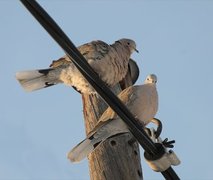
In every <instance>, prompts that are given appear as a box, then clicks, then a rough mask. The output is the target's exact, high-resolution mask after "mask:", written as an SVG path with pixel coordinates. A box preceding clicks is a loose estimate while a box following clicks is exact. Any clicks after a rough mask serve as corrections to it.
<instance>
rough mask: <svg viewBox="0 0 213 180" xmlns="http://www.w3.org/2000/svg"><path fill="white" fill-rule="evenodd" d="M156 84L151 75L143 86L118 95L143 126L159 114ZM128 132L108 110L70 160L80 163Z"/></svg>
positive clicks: (154, 78)
mask: <svg viewBox="0 0 213 180" xmlns="http://www.w3.org/2000/svg"><path fill="white" fill-rule="evenodd" d="M156 82H157V77H156V75H154V74H151V75H149V76H147V78H146V80H145V83H144V84H143V85H136V86H130V87H128V88H126V89H124V90H123V91H122V92H121V93H120V94H119V95H118V97H119V99H121V101H123V103H124V104H125V105H126V106H127V108H128V109H129V110H130V112H131V113H132V114H133V115H134V116H135V118H136V119H137V120H139V122H140V123H141V124H142V125H143V126H146V125H147V124H148V123H149V122H151V121H152V119H153V118H154V117H155V115H156V113H157V109H158V94H157V90H156ZM126 132H129V129H128V127H127V125H126V124H125V123H124V122H123V120H121V119H120V118H119V117H118V116H117V114H116V113H115V112H114V111H113V110H112V109H111V108H108V109H107V110H106V111H105V112H104V113H103V114H102V116H101V117H100V119H99V121H98V123H97V124H96V126H95V128H94V129H93V130H92V131H91V132H90V133H89V134H88V136H87V138H86V139H85V140H83V141H82V142H80V143H79V144H78V145H77V146H75V147H74V148H73V149H72V150H71V151H70V152H69V153H68V158H69V159H70V160H71V161H72V162H79V161H81V160H82V159H83V158H85V157H86V156H87V155H88V154H90V153H91V152H92V151H93V150H94V149H95V148H96V147H97V146H98V145H99V144H100V143H102V142H104V141H105V140H106V139H107V138H109V137H112V136H114V135H116V134H121V133H126Z"/></svg>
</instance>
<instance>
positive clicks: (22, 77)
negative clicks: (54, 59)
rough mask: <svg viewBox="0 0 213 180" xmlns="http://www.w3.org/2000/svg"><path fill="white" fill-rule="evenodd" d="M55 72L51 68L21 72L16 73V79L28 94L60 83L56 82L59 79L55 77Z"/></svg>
mask: <svg viewBox="0 0 213 180" xmlns="http://www.w3.org/2000/svg"><path fill="white" fill-rule="evenodd" d="M53 70H54V69H53V68H49V69H41V70H31V71H21V72H17V73H16V79H17V80H18V81H19V83H20V84H21V86H22V87H23V88H24V90H26V91H27V92H30V91H35V90H38V89H42V88H46V87H49V86H52V85H55V84H57V83H58V82H57V81H56V79H57V77H56V75H54V73H53ZM51 71H52V72H51ZM50 74H51V75H50Z"/></svg>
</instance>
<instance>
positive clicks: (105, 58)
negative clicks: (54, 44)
mask: <svg viewBox="0 0 213 180" xmlns="http://www.w3.org/2000/svg"><path fill="white" fill-rule="evenodd" d="M78 50H79V51H80V53H81V54H82V55H83V56H84V57H85V59H86V60H87V62H88V63H89V64H90V66H91V67H92V68H93V69H94V71H95V72H96V73H97V74H98V75H99V77H100V78H101V79H102V80H103V81H104V82H105V83H106V84H107V85H109V86H114V85H115V84H117V83H118V82H119V81H121V80H122V79H123V78H124V77H125V75H126V73H127V70H128V63H129V59H130V56H131V54H132V53H133V52H134V51H136V52H138V50H137V49H136V44H135V42H134V41H133V40H131V39H120V40H118V41H115V43H113V44H112V45H108V44H106V43H105V42H103V41H100V40H98V41H92V42H90V43H87V44H84V45H82V46H79V47H78ZM16 78H17V80H18V81H19V82H20V84H21V85H22V87H23V88H24V89H25V90H26V91H34V90H38V89H42V88H46V87H49V86H52V85H55V84H58V83H64V84H66V85H69V86H73V87H74V88H75V89H76V90H78V91H79V92H81V93H85V94H93V93H96V92H95V90H94V89H93V88H92V86H91V85H90V84H89V83H88V82H87V80H86V79H85V78H84V77H83V76H82V75H81V73H80V72H79V70H78V69H77V68H76V67H75V65H74V64H73V63H72V61H71V60H70V59H69V58H68V57H67V56H64V57H62V58H60V59H59V60H56V61H53V62H52V64H51V65H50V68H48V69H40V70H31V71H21V72H17V73H16Z"/></svg>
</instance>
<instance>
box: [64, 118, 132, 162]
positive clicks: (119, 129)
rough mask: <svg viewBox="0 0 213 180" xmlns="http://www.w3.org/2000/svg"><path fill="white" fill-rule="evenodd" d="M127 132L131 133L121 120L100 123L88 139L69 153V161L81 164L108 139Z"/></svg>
mask: <svg viewBox="0 0 213 180" xmlns="http://www.w3.org/2000/svg"><path fill="white" fill-rule="evenodd" d="M127 132H129V130H128V128H127V126H126V124H125V123H124V122H123V121H122V120H121V119H120V118H117V119H109V120H107V121H99V123H98V124H97V125H96V127H95V128H94V130H93V131H92V132H91V133H90V134H89V135H88V137H87V138H86V139H85V140H83V141H82V142H80V143H79V144H78V145H77V146H75V147H74V148H73V149H72V150H71V151H70V152H69V153H68V159H70V160H71V161H72V162H79V161H81V160H82V159H84V158H86V156H87V155H88V154H90V153H91V152H93V151H94V150H95V148H96V147H97V146H99V145H100V144H101V143H103V142H104V141H105V140H106V139H107V138H109V137H112V136H114V135H117V134H122V133H127Z"/></svg>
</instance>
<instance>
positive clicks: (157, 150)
mask: <svg viewBox="0 0 213 180" xmlns="http://www.w3.org/2000/svg"><path fill="white" fill-rule="evenodd" d="M20 1H21V2H22V3H23V4H24V6H25V7H26V8H27V9H28V10H29V11H30V12H31V14H32V15H33V16H34V17H35V18H36V19H37V20H38V22H39V23H40V24H41V25H42V26H43V27H44V28H45V29H46V31H47V32H48V33H49V34H50V35H51V36H52V38H53V39H54V40H55V41H56V42H57V43H58V44H59V45H60V46H61V48H62V49H63V50H64V51H65V53H66V54H67V56H68V57H69V58H70V59H72V60H73V63H74V64H75V65H76V67H77V68H78V70H79V71H80V72H81V73H82V75H83V76H84V77H85V78H86V79H87V81H88V82H89V83H90V84H91V85H92V86H93V88H94V89H95V90H96V91H97V92H98V94H99V95H100V96H101V97H102V98H103V99H104V100H105V101H106V102H107V104H108V105H109V106H110V107H111V108H112V109H113V110H114V111H115V112H116V113H117V114H118V116H120V117H121V119H123V121H124V122H125V123H126V124H127V125H128V126H129V129H130V131H131V133H132V134H133V135H134V136H135V138H136V139H137V141H138V142H139V143H140V144H141V146H142V147H143V148H144V150H145V151H146V152H147V153H148V154H151V155H152V156H153V159H159V158H161V157H162V156H163V155H164V153H165V150H164V148H163V147H162V146H159V145H158V146H156V145H155V143H153V142H152V140H151V139H150V138H149V137H148V135H147V134H146V132H145V131H144V129H143V128H142V127H141V126H140V124H138V122H137V120H136V119H135V118H134V116H133V115H132V114H131V113H130V112H129V110H128V109H127V108H126V106H125V105H124V104H123V103H122V102H121V101H120V100H119V99H118V98H117V96H116V95H114V94H113V93H112V92H111V90H110V89H109V88H108V87H107V86H106V85H105V83H104V82H103V81H102V80H101V79H100V78H99V77H98V75H97V74H96V73H95V72H94V70H93V69H92V68H91V67H90V65H89V64H88V63H87V61H86V60H85V58H84V57H83V55H82V54H81V53H80V52H79V51H78V49H77V48H76V47H75V45H74V44H73V43H72V42H71V40H70V39H69V38H68V37H67V35H66V34H65V33H64V32H63V31H62V29H61V28H60V27H59V26H58V25H57V24H56V22H55V21H54V20H53V19H52V18H51V17H50V16H49V15H48V14H47V12H46V11H45V10H44V9H43V8H42V7H41V6H40V5H39V4H38V3H37V2H36V1H35V0H20ZM161 173H162V175H163V176H164V177H165V178H166V179H179V177H178V176H177V174H176V173H175V171H174V170H173V169H172V168H171V167H169V168H168V169H167V170H165V171H163V172H161Z"/></svg>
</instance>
